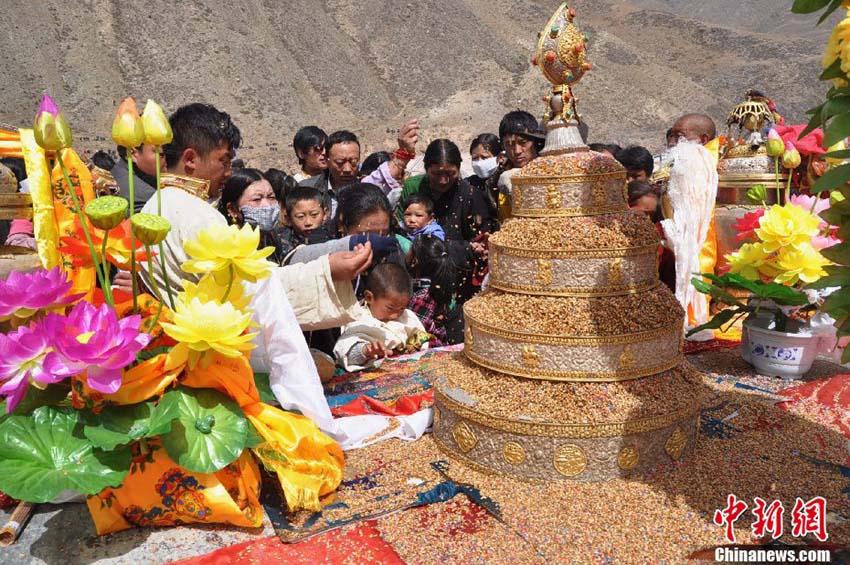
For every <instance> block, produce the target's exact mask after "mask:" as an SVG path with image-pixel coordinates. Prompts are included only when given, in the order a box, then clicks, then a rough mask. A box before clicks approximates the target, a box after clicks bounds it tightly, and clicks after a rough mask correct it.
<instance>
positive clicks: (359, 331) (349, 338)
mask: <svg viewBox="0 0 850 565" xmlns="http://www.w3.org/2000/svg"><path fill="white" fill-rule="evenodd" d="M411 284H412V283H411V280H410V275H409V274H408V273H407V270H406V269H405V268H404V267H402V266H401V265H398V264H396V263H381V264H380V265H377V266H376V267H375V268H374V269H372V272H371V273H370V274H369V278H368V279H367V281H366V293H365V296H364V299H363V304H364V307H363V308H362V312H361V315H360V316H358V319H357V320H356V321H354V322H352V323H351V324H348V325H347V326H346V327H345V328H343V332H342V335H341V336H340V338H339V340H337V343H336V347H334V356H335V357H336V359H337V363H338V364H339V365H340V366H341V367H343V368H344V369H345V370H346V371H360V370H363V369H366V368H368V367H371V366H374V365H375V363H376V362H378V361H379V360H380V359H383V358H384V357H391V356H393V355H396V354H400V353H413V352H415V351H418V350H420V349H427V348H428V334H427V333H426V332H425V328H424V327H423V326H422V323H421V322H420V321H419V318H417V317H416V314H414V313H413V312H411V311H410V310H408V309H407V304H408V302H410V297H411V294H412V292H411Z"/></svg>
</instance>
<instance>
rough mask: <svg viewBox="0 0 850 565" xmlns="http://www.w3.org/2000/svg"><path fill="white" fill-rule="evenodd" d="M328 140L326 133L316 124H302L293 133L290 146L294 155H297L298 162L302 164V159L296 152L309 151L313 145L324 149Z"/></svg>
mask: <svg viewBox="0 0 850 565" xmlns="http://www.w3.org/2000/svg"><path fill="white" fill-rule="evenodd" d="M327 142H328V134H326V133H325V130H323V129H322V128H320V127H318V126H304V127H303V128H301V129H300V130H298V131H297V132H296V133H295V138H294V139H293V140H292V148H293V149H295V156H296V157H298V164H299V165H302V166H303V165H304V159H302V158H301V156H300V155H298V152H299V151H300V152H302V153H309V151H310V149H311V148H313V147H318V148H319V149H320V150H324V149H325V144H326V143H327Z"/></svg>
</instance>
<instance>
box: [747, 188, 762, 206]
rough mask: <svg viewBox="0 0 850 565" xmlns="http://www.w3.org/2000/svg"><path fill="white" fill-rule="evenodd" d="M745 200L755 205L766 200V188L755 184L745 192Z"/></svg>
mask: <svg viewBox="0 0 850 565" xmlns="http://www.w3.org/2000/svg"><path fill="white" fill-rule="evenodd" d="M747 198H749V199H750V201H751V202H755V203H756V204H760V203H762V202H764V201H765V199H766V198H767V187H765V186H764V185H763V184H755V185H753V186H752V188H750V189H749V190H748V191H747Z"/></svg>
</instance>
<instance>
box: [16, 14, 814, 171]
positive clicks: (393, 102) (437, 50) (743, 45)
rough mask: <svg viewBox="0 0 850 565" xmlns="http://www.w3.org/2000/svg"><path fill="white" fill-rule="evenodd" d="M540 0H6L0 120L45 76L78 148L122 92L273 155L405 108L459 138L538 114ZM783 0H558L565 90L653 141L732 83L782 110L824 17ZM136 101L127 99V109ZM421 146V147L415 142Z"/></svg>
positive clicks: (25, 116) (370, 126) (807, 77)
mask: <svg viewBox="0 0 850 565" xmlns="http://www.w3.org/2000/svg"><path fill="white" fill-rule="evenodd" d="M557 5H558V2H557V1H556V0H510V1H508V0H503V1H498V2H493V1H485V0H420V1H416V2H414V1H413V0H407V1H396V2H390V1H387V0H368V1H364V2H355V1H354V0H285V1H275V0H242V1H241V2H238V3H233V2H222V1H220V0H195V1H193V2H180V3H176V2H172V1H170V0H148V1H146V2H141V3H124V2H121V3H119V2H115V1H113V0H80V1H79V2H75V3H71V2H61V1H59V0H41V1H39V2H29V1H26V0H11V1H9V2H6V3H4V7H3V8H4V9H3V11H2V12H3V19H4V26H3V31H2V33H0V50H2V52H3V53H5V54H6V57H5V58H4V59H3V60H2V63H0V65H2V67H0V68H2V70H3V77H4V80H3V88H2V89H0V122H5V123H10V124H15V125H28V124H29V123H30V122H31V120H32V116H33V114H34V112H35V110H36V108H37V105H38V99H39V96H40V92H41V90H43V89H48V90H50V92H51V93H52V94H53V96H54V98H55V99H56V100H57V101H58V102H59V104H60V105H61V106H62V108H63V109H64V111H65V112H66V114H67V115H68V117H69V119H70V121H71V125H72V127H73V129H74V131H75V132H76V135H77V139H78V140H79V143H78V146H80V147H81V148H83V149H95V148H100V147H104V146H106V147H108V146H109V145H110V144H111V142H110V140H109V128H110V125H111V120H112V117H113V115H114V111H115V108H116V107H117V104H118V101H119V100H120V99H121V98H122V97H123V96H125V95H127V94H130V95H133V96H135V97H136V98H137V99H139V100H140V101H141V103H143V101H144V99H145V98H148V97H151V98H154V99H156V100H157V101H159V102H160V103H161V104H162V105H163V107H164V108H165V109H166V110H167V111H168V110H169V109H170V110H173V109H176V108H177V107H178V106H179V105H181V104H184V103H187V102H192V101H206V102H210V103H213V104H215V105H216V106H218V107H219V108H221V109H224V110H226V111H228V112H230V113H231V115H232V116H233V117H234V119H235V120H236V122H237V124H238V125H239V126H240V128H241V129H242V131H243V135H244V137H245V139H246V143H245V148H244V150H243V151H242V152H241V154H240V156H242V157H244V158H247V159H248V160H249V162H253V163H256V164H258V165H261V166H264V167H265V166H271V165H278V166H280V165H287V164H291V162H292V156H291V150H290V149H289V148H288V144H289V142H290V141H291V139H292V135H293V134H294V132H295V130H296V129H297V128H298V127H299V126H301V125H305V124H311V123H314V124H317V125H320V126H322V127H323V128H325V129H326V130H327V131H332V130H334V129H339V128H347V129H351V130H353V131H355V132H357V133H358V134H360V135H361V137H362V138H363V140H364V142H365V144H366V146H367V149H372V148H383V147H387V146H391V144H392V140H393V139H394V137H395V132H394V130H395V129H397V128H398V127H399V126H400V124H401V122H402V121H403V120H404V118H405V117H408V116H418V117H419V118H420V119H421V120H422V122H423V125H424V127H425V130H424V135H425V137H426V141H427V140H428V139H433V138H436V137H441V136H448V137H451V138H452V139H454V140H455V141H457V142H458V143H459V144H460V145H461V147H462V148H465V147H466V146H467V144H468V141H469V139H470V138H471V137H472V136H473V135H474V134H476V133H479V132H482V131H494V130H496V128H497V126H498V122H499V119H500V117H501V115H502V114H503V113H504V112H505V111H507V110H511V109H515V108H523V109H528V110H530V111H531V112H532V113H535V114H539V113H541V112H542V110H543V106H542V103H541V102H540V96H541V95H543V94H544V93H545V91H546V84H545V80H544V79H543V77H542V75H540V73H539V72H538V71H537V70H535V69H534V68H533V67H531V65H530V64H529V61H530V58H531V54H532V50H533V48H534V44H535V37H536V33H537V31H539V29H541V28H542V26H543V25H544V24H545V22H546V20H547V18H548V16H549V15H550V14H551V12H552V11H553V10H554V9H555V8H556V7H557ZM790 5H791V0H747V1H745V2H742V1H741V0H712V1H711V2H705V1H704V0H621V1H613V0H576V1H575V7H576V8H577V9H578V11H579V24H580V25H581V26H582V27H583V28H584V29H585V31H587V32H588V33H589V35H590V39H591V42H590V55H591V61H592V62H593V63H594V65H595V67H596V69H595V70H594V72H592V73H590V75H589V76H588V78H587V79H586V80H585V82H583V83H582V84H581V85H579V87H577V89H576V93H577V96H578V98H579V100H580V109H581V111H582V112H583V114H584V116H585V119H586V120H587V122H588V123H589V125H590V132H591V140H592V141H615V142H619V143H622V144H626V143H641V144H645V145H647V146H649V147H650V148H652V149H658V148H660V146H661V143H662V139H663V134H664V131H665V129H666V128H667V127H669V125H670V124H671V122H672V120H673V119H674V118H675V117H676V116H677V115H679V114H681V113H683V112H687V111H705V112H708V113H709V114H711V115H712V116H714V117H715V119H717V120H718V122H719V123H722V122H723V121H724V119H725V115H726V113H727V112H728V110H729V109H730V108H731V107H732V106H733V105H734V104H735V103H737V102H738V101H740V100H741V98H742V95H743V92H744V91H745V90H746V89H747V88H749V87H756V88H761V89H764V90H765V91H767V92H768V93H769V94H770V95H772V96H773V97H774V99H775V100H777V102H778V103H779V105H780V110H781V111H782V112H783V113H784V114H785V115H786V116H787V117H788V118H789V119H790V120H792V121H802V119H803V112H804V111H805V110H806V109H807V108H808V107H810V106H811V105H813V104H814V103H815V102H816V101H817V100H818V98H819V97H820V96H821V95H822V93H823V92H824V90H825V87H824V86H823V85H821V84H819V83H818V82H817V80H816V79H817V75H818V73H819V68H820V64H819V61H820V57H821V53H822V49H823V44H824V42H825V40H826V37H827V36H828V33H829V29H828V27H827V26H822V27H821V28H815V27H814V23H815V20H814V19H813V18H809V17H801V16H794V15H792V14H791V13H790ZM140 105H141V104H140ZM423 147H424V146H423Z"/></svg>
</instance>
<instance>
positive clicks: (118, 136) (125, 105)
mask: <svg viewBox="0 0 850 565" xmlns="http://www.w3.org/2000/svg"><path fill="white" fill-rule="evenodd" d="M112 140H113V141H114V142H115V143H116V144H117V145H120V146H121V147H126V148H127V149H132V148H133V147H138V146H139V145H141V144H142V143H144V141H145V130H144V127H143V126H142V119H141V118H140V117H139V108H138V107H137V106H136V101H135V100H133V97H132V96H128V97H127V98H125V99H124V100H122V101H121V104H119V105H118V112H116V114H115V120H114V121H113V122H112Z"/></svg>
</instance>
